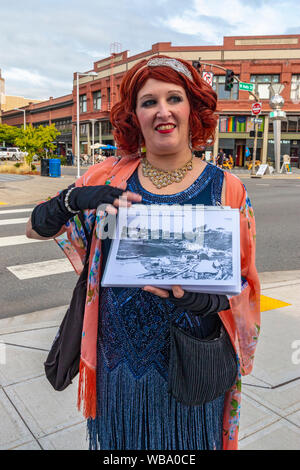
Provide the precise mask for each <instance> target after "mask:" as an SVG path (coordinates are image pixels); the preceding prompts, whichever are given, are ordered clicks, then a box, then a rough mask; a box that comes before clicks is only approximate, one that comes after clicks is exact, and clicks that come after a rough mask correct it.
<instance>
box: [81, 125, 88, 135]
mask: <svg viewBox="0 0 300 470" xmlns="http://www.w3.org/2000/svg"><path fill="white" fill-rule="evenodd" d="M80 135H87V125H86V124H80Z"/></svg>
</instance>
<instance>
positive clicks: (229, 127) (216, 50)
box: [3, 34, 300, 166]
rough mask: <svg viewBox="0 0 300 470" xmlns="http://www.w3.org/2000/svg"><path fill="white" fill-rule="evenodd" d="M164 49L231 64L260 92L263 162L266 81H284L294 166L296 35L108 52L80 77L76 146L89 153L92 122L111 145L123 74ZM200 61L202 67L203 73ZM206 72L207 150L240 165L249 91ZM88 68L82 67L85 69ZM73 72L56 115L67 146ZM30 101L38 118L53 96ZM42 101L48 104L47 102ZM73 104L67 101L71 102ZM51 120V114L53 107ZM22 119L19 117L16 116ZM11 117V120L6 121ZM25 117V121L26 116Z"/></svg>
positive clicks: (267, 130) (247, 141)
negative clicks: (213, 121)
mask: <svg viewBox="0 0 300 470" xmlns="http://www.w3.org/2000/svg"><path fill="white" fill-rule="evenodd" d="M159 54H165V55H168V56H171V57H181V58H183V59H185V60H189V61H192V60H198V59H199V58H200V59H201V61H202V62H206V63H209V64H213V65H220V66H222V67H224V68H227V69H231V70H233V71H234V73H235V75H236V76H237V77H238V78H239V79H240V80H241V81H242V82H245V83H253V84H254V86H255V92H256V94H259V98H260V101H261V103H262V113H261V115H260V119H261V121H262V122H261V124H260V129H259V130H260V131H262V137H261V138H259V139H258V149H257V158H259V159H261V161H262V162H266V161H267V160H271V161H274V145H273V138H274V136H273V127H272V123H271V122H270V120H269V113H270V111H271V108H270V106H269V99H270V96H271V95H270V90H269V85H270V84H274V83H282V84H284V85H285V88H284V90H283V92H282V93H281V94H282V96H283V98H284V100H285V103H284V107H283V110H284V111H285V112H286V115H287V120H286V121H283V122H282V135H281V139H282V141H281V154H282V155H283V154H289V155H291V157H292V162H293V164H294V165H299V157H300V106H299V103H300V35H295V34H294V35H293V34H292V35H279V36H236V37H224V41H223V45H219V46H172V44H171V43H170V42H165V43H157V44H154V45H152V47H151V49H150V50H148V51H145V52H142V53H140V54H137V55H134V56H131V57H129V56H128V52H127V51H122V52H118V53H113V54H111V56H109V57H107V58H105V59H102V60H99V61H96V62H94V63H93V66H92V68H91V70H90V71H93V72H95V73H96V76H93V77H91V76H80V77H79V105H80V150H81V152H86V153H90V146H91V144H92V129H93V127H94V142H95V143H97V142H102V143H104V144H107V143H109V144H113V143H114V141H113V136H112V132H111V131H112V127H111V124H110V122H109V112H110V109H111V107H112V106H113V105H114V104H115V103H116V101H117V100H118V98H119V87H120V83H121V80H122V77H123V75H124V73H125V72H126V71H127V70H128V69H130V68H131V67H132V66H133V65H134V64H135V63H136V62H138V61H139V60H141V59H144V58H150V57H152V56H155V55H159ZM203 70H204V66H203V67H202V72H203ZM205 70H206V71H212V72H213V73H214V77H213V88H214V89H215V90H216V92H217V94H218V98H219V101H218V114H219V122H218V128H217V133H216V140H215V143H214V146H213V147H212V148H211V149H210V150H212V151H213V153H214V154H215V155H216V154H217V152H218V150H219V148H222V149H223V150H224V151H225V152H226V153H227V154H229V153H231V154H232V155H234V156H235V157H236V164H237V165H240V166H243V165H244V164H245V149H246V147H248V148H249V149H250V152H251V151H252V149H253V138H250V135H249V133H250V131H251V130H252V129H253V121H252V116H251V105H252V104H253V102H254V101H253V100H254V98H253V96H252V95H250V94H249V93H248V92H247V91H241V90H239V89H238V83H237V82H235V84H234V86H233V88H232V90H231V92H227V91H225V88H224V85H225V72H224V71H223V70H220V69H218V68H214V67H211V66H205ZM85 73H87V72H85ZM76 77H77V74H76V73H74V76H73V92H72V95H71V96H70V95H67V97H61V98H56V100H57V104H58V102H59V100H61V99H65V100H66V98H67V102H68V103H67V104H66V105H65V106H62V108H61V113H62V115H63V114H64V116H61V119H67V120H68V122H69V125H70V119H71V122H72V146H73V152H74V153H75V154H76V153H77V148H76V122H77V115H76V109H77V108H76V105H77V98H76V96H77V82H76ZM56 100H53V102H51V100H49V102H43V103H39V104H38V105H31V107H32V108H31V110H30V114H29V115H30V116H31V119H32V121H31V122H36V121H39V122H42V121H43V119H44V118H42V117H41V116H42V115H43V112H42V110H43V109H44V107H45V108H47V109H48V111H50V107H51V106H53V105H54V101H55V102H56ZM46 103H48V104H47V105H46ZM71 103H72V105H71ZM52 110H53V115H52V117H51V118H49V119H52V120H51V122H54V121H55V120H58V117H55V118H54V108H53V107H52ZM19 119H21V116H20V117H19ZM3 122H7V124H9V122H8V121H7V113H4V115H3ZM12 122H13V120H11V123H12ZM29 122H30V121H29Z"/></svg>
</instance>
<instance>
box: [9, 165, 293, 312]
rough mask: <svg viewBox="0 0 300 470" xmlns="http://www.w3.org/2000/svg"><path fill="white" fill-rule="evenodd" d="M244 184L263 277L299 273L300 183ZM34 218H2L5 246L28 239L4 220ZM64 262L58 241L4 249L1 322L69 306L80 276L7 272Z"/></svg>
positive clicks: (267, 181) (264, 181) (20, 226)
mask: <svg viewBox="0 0 300 470" xmlns="http://www.w3.org/2000/svg"><path fill="white" fill-rule="evenodd" d="M68 170H69V171H74V169H68ZM83 171H86V170H85V169H83ZM64 174H65V173H64ZM241 179H242V181H243V182H244V184H245V185H246V188H247V191H248V194H249V196H250V199H251V202H252V205H253V207H254V212H255V217H256V225H257V268H258V271H259V272H266V271H269V272H270V271H287V270H288V271H289V270H299V269H300V237H299V232H300V230H299V229H300V207H299V202H300V179H293V180H287V179H281V180H275V179H259V180H258V179H249V178H244V179H243V178H241ZM20 207H22V208H24V207H27V208H28V206H20ZM30 207H31V206H30ZM17 208H18V206H13V207H11V208H9V207H8V206H5V207H3V206H2V207H0V210H1V209H3V210H4V209H5V211H8V210H9V209H17ZM29 213H30V212H28V213H26V212H25V213H19V214H13V213H12V214H1V213H0V240H1V238H2V237H11V236H17V235H23V234H24V233H25V223H20V224H10V225H9V224H5V225H1V220H4V219H5V220H7V219H14V218H17V217H19V218H26V217H28V216H29ZM60 258H61V259H63V258H64V255H63V253H62V252H61V250H60V249H59V248H58V246H57V245H56V243H55V242H53V241H46V242H42V243H28V244H22V245H12V246H5V247H1V246H0V298H1V303H0V318H4V317H10V316H13V315H20V314H24V313H29V312H33V311H37V310H43V309H47V308H51V307H57V306H61V305H67V304H69V301H70V298H71V295H72V291H73V288H74V286H75V283H76V279H77V276H76V274H74V272H66V273H62V274H56V275H46V276H41V277H35V278H31V279H23V280H20V279H18V278H17V277H16V276H15V275H14V274H13V273H12V272H10V271H9V270H8V269H7V268H8V267H10V266H16V265H23V264H30V263H36V262H40V261H47V260H52V259H60Z"/></svg>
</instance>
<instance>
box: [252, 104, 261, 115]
mask: <svg viewBox="0 0 300 470" xmlns="http://www.w3.org/2000/svg"><path fill="white" fill-rule="evenodd" d="M251 109H252V114H254V115H255V116H256V115H257V114H260V113H261V110H262V104H261V103H253V105H252V108H251Z"/></svg>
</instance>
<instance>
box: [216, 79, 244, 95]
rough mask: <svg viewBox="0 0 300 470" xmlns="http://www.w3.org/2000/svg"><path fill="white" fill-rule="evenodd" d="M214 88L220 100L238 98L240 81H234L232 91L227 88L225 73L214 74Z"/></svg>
mask: <svg viewBox="0 0 300 470" xmlns="http://www.w3.org/2000/svg"><path fill="white" fill-rule="evenodd" d="M213 89H214V90H215V92H216V93H217V95H218V99H219V100H237V99H238V98H239V87H238V82H237V81H234V83H233V87H232V89H231V91H226V90H225V75H214V79H213Z"/></svg>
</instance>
